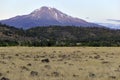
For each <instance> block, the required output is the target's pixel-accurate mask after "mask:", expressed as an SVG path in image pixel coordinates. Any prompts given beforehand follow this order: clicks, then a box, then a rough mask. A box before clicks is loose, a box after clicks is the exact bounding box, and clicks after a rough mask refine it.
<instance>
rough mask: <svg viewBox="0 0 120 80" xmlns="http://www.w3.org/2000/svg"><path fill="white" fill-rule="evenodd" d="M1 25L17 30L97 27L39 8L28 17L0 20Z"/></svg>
mask: <svg viewBox="0 0 120 80" xmlns="http://www.w3.org/2000/svg"><path fill="white" fill-rule="evenodd" d="M0 22H1V23H3V24H7V25H10V26H15V27H17V28H25V29H28V28H31V27H35V26H50V25H59V26H84V27H87V26H98V25H97V24H94V23H89V22H87V21H85V20H82V19H79V18H75V17H71V16H69V15H67V14H65V13H63V12H61V11H59V10H57V9H55V8H51V7H41V8H40V9H36V10H34V11H33V12H31V13H30V14H28V15H22V16H16V17H13V18H10V19H6V20H1V21H0Z"/></svg>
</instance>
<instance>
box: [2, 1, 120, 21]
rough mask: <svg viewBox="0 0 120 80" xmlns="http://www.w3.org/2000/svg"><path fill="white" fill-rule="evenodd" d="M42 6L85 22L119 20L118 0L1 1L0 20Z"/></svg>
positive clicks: (119, 2) (119, 5) (119, 6)
mask: <svg viewBox="0 0 120 80" xmlns="http://www.w3.org/2000/svg"><path fill="white" fill-rule="evenodd" d="M42 6H48V7H54V8H57V9H58V10H61V11H62V12H64V13H66V14H69V15H71V16H74V17H78V18H81V19H85V20H87V21H96V22H100V21H101V22H103V21H105V19H118V20H120V0H1V1H0V20H1V19H7V18H10V17H13V16H16V15H24V14H29V13H30V12H32V11H33V10H35V9H38V8H40V7H42Z"/></svg>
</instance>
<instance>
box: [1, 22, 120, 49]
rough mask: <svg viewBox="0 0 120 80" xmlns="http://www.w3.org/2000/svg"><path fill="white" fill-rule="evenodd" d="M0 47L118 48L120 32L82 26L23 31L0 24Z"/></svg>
mask: <svg viewBox="0 0 120 80" xmlns="http://www.w3.org/2000/svg"><path fill="white" fill-rule="evenodd" d="M0 46H36V47H38V46H94V47H100V46H120V30H113V29H109V28H105V27H82V26H81V27H76V26H64V27H63V26H46V27H45V26H43V27H34V28H30V29H26V30H24V29H22V28H21V29H18V28H15V27H11V26H7V25H4V24H0Z"/></svg>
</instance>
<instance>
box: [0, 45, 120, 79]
mask: <svg viewBox="0 0 120 80" xmlns="http://www.w3.org/2000/svg"><path fill="white" fill-rule="evenodd" d="M0 80H120V47H0Z"/></svg>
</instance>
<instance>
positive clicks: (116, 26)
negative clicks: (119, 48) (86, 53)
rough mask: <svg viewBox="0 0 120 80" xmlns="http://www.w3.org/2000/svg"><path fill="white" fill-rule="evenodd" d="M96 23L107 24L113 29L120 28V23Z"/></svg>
mask: <svg viewBox="0 0 120 80" xmlns="http://www.w3.org/2000/svg"><path fill="white" fill-rule="evenodd" d="M96 24H98V25H102V26H106V27H107V28H111V29H120V24H113V23H96Z"/></svg>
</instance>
